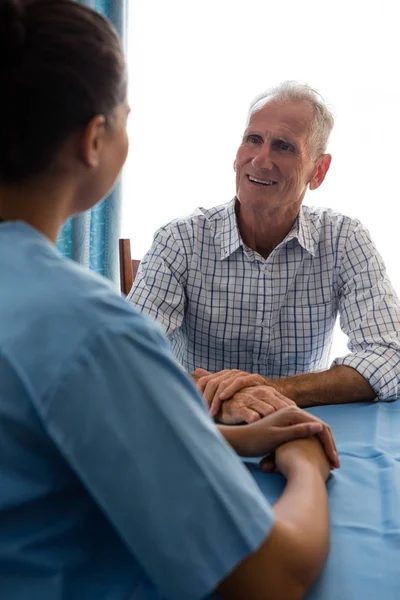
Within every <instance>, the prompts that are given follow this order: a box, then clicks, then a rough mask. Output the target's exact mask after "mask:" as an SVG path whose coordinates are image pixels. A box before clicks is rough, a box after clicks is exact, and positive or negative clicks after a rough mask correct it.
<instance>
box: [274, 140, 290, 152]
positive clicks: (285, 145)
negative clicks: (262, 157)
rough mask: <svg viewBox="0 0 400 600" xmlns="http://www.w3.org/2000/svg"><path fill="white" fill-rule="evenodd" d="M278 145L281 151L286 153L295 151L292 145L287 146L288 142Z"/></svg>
mask: <svg viewBox="0 0 400 600" xmlns="http://www.w3.org/2000/svg"><path fill="white" fill-rule="evenodd" d="M276 145H277V147H278V148H279V150H283V151H284V152H292V151H293V146H291V145H290V144H287V143H286V142H278V143H277V144H276Z"/></svg>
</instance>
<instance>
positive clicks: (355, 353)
mask: <svg viewBox="0 0 400 600" xmlns="http://www.w3.org/2000/svg"><path fill="white" fill-rule="evenodd" d="M339 280H340V295H339V314H340V326H341V328H342V330H343V331H344V333H345V334H346V335H347V336H348V337H349V342H348V348H349V350H350V351H351V352H352V354H349V355H348V356H345V357H343V358H337V359H336V360H335V361H334V363H333V365H337V366H338V365H345V366H348V367H352V368H353V369H356V370H357V371H358V372H359V373H360V374H361V375H362V376H363V377H365V379H366V380H367V381H368V382H369V384H370V386H371V387H372V388H373V389H374V391H375V392H376V395H377V399H379V400H386V401H390V400H395V399H396V398H398V397H399V396H400V388H399V383H400V302H399V299H398V297H397V296H396V293H395V291H394V289H393V287H392V285H391V283H390V281H389V279H388V277H387V274H386V269H385V266H384V264H383V261H382V258H381V257H380V255H379V253H378V251H377V250H376V248H375V246H374V244H373V242H372V240H371V238H370V235H369V233H368V231H367V230H366V229H365V228H364V227H363V226H362V225H361V224H359V225H358V226H357V227H356V229H355V230H354V232H353V234H352V235H351V237H350V238H349V240H348V242H347V245H346V249H345V253H344V256H343V260H342V264H341V270H340V275H339Z"/></svg>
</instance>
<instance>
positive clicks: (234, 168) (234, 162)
mask: <svg viewBox="0 0 400 600" xmlns="http://www.w3.org/2000/svg"><path fill="white" fill-rule="evenodd" d="M233 170H234V171H235V173H236V158H235V160H234V161H233Z"/></svg>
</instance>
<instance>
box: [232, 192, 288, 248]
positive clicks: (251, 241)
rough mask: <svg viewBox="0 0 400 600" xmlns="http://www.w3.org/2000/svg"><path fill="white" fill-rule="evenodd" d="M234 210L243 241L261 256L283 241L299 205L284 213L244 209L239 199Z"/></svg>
mask: <svg viewBox="0 0 400 600" xmlns="http://www.w3.org/2000/svg"><path fill="white" fill-rule="evenodd" d="M235 210H236V218H237V223H238V227H239V231H240V235H241V237H242V240H243V242H244V243H245V244H246V246H248V247H249V248H251V249H252V250H255V251H256V252H258V254H260V255H261V256H262V257H263V258H267V257H268V256H269V255H270V254H271V252H272V251H273V250H274V248H276V247H277V246H278V245H279V244H280V243H281V242H283V240H284V239H285V237H286V236H287V234H288V233H289V232H290V230H291V229H292V227H293V224H294V222H295V221H296V218H297V216H298V214H299V207H296V208H295V210H293V209H291V210H288V211H287V212H286V213H282V212H278V211H276V212H268V211H267V210H265V211H252V210H245V209H243V207H242V206H241V204H240V202H239V201H236V207H235Z"/></svg>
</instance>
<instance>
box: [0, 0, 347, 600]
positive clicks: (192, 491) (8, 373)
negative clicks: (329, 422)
mask: <svg viewBox="0 0 400 600" xmlns="http://www.w3.org/2000/svg"><path fill="white" fill-rule="evenodd" d="M0 82H1V86H0V114H1V117H2V123H1V127H0V218H1V223H0V590H1V591H0V596H1V598H4V599H7V600H17V599H19V600H20V599H23V598H27V599H29V600H36V599H40V600H50V599H51V600H58V599H60V600H61V599H63V600H75V599H79V600H82V599H83V598H84V599H86V600H90V599H91V598H93V599H95V598H96V599H100V598H101V599H121V600H122V599H128V598H132V599H133V598H135V599H138V600H152V599H160V598H166V599H167V598H170V599H187V600H196V599H200V598H205V597H208V596H211V595H213V594H216V595H217V596H219V597H221V598H227V599H234V598H235V599H236V598H241V599H246V600H252V599H253V598H254V599H283V598H285V600H291V599H297V598H301V597H303V595H304V593H305V592H306V590H307V589H308V588H309V586H310V585H312V583H313V581H314V580H315V578H316V577H317V575H318V573H319V572H320V570H321V569H322V567H323V564H324V562H325V560H326V557H327V554H328V548H329V515H328V503H327V495H326V490H325V481H326V479H327V477H328V476H329V472H330V463H329V461H328V459H327V456H326V454H325V452H324V450H323V448H322V445H321V444H320V442H319V441H318V440H317V438H316V437H315V435H314V434H318V435H319V436H320V438H321V440H322V441H325V451H326V453H327V454H328V455H329V458H330V461H331V463H335V462H337V458H336V454H335V449H334V443H333V441H332V439H331V438H330V433H329V429H328V428H327V427H326V426H325V425H324V424H323V423H321V422H319V421H318V420H317V419H315V418H314V417H312V416H311V415H307V414H306V413H304V412H303V411H300V410H299V409H296V408H289V409H285V410H284V411H280V412H277V413H275V414H274V415H272V417H268V418H266V419H263V420H262V421H259V422H258V423H255V424H253V425H248V426H243V427H232V428H229V427H228V428H226V427H225V428H221V429H220V431H218V429H217V428H216V427H215V425H214V423H213V422H212V420H211V419H210V418H209V415H208V414H207V412H206V410H205V407H204V405H203V402H202V400H201V398H200V396H199V395H198V392H197V391H196V389H195V387H194V385H193V384H192V382H191V381H190V379H189V378H188V377H187V376H186V375H185V374H184V373H183V371H182V369H181V368H180V367H179V366H178V365H177V364H176V363H175V361H174V359H173V357H172V355H171V353H170V350H169V347H168V343H167V342H166V340H165V338H164V336H163V334H162V333H161V332H160V330H159V328H158V327H157V326H156V325H155V324H153V323H151V322H150V321H148V320H147V319H146V318H145V317H143V316H141V315H140V314H139V313H137V312H136V311H135V310H133V309H132V308H131V306H130V305H129V304H128V303H126V302H125V300H124V299H122V298H121V297H119V296H118V295H117V294H116V293H115V292H114V291H113V289H112V287H111V286H110V285H109V284H108V283H107V282H106V281H105V280H104V279H103V278H100V277H97V276H95V275H93V274H91V273H89V272H88V271H87V270H85V269H83V268H81V267H80V266H78V265H77V264H75V263H73V262H71V261H69V260H66V259H64V258H63V257H62V256H61V255H60V254H59V253H58V251H57V250H56V248H55V242H56V238H57V236H58V234H59V232H60V229H61V227H62V226H63V224H64V223H65V221H66V220H67V219H68V218H69V217H71V216H72V215H75V214H77V213H80V212H82V211H85V210H87V209H90V208H91V207H92V206H94V205H95V204H96V203H97V202H99V201H100V200H101V199H102V198H104V197H105V196H106V195H107V194H108V193H109V192H110V190H111V188H112V186H113V185H114V182H115V180H116V179H117V177H118V175H119V172H120V170H121V168H122V166H123V163H124V161H125V159H126V155H127V151H128V139H127V134H126V121H127V117H128V112H129V107H128V104H127V100H126V72H125V63H124V58H123V55H122V52H121V48H120V44H119V41H118V37H117V35H116V33H115V31H114V30H113V28H112V27H111V25H110V24H109V23H108V22H107V21H106V20H105V19H104V18H102V17H101V16H99V15H98V14H97V13H95V12H93V11H92V10H90V9H89V8H87V7H85V6H83V5H81V4H79V3H77V2H73V1H72V0H0ZM161 108H162V107H161ZM160 114H161V116H162V111H161V112H160ZM154 144H155V149H154V156H153V157H152V160H154V169H155V172H156V170H157V160H162V159H163V158H162V151H161V147H160V146H159V141H158V140H157V139H156V138H155V140H154ZM221 434H222V435H221ZM224 438H225V439H224ZM295 438H303V439H300V440H297V441H293V442H291V443H287V444H284V445H281V446H280V447H279V448H278V449H277V450H276V452H275V455H274V461H272V459H268V460H266V461H265V463H264V468H265V469H266V470H268V469H278V470H279V471H280V472H281V473H282V474H284V475H285V476H286V477H287V480H288V483H287V486H286V489H285V492H284V494H283V495H282V497H281V498H280V500H279V501H278V502H277V503H276V505H275V506H274V507H273V508H272V507H271V506H269V505H268V504H267V503H266V501H265V500H264V498H263V496H262V495H261V493H260V492H259V490H258V488H257V487H256V485H255V483H254V481H253V479H252V478H251V476H250V475H249V473H248V472H247V470H246V469H245V468H244V467H243V465H242V463H241V461H240V459H239V458H238V456H237V454H236V452H235V451H234V450H236V451H237V452H238V453H240V454H242V455H255V456H257V455H258V456H259V455H262V454H266V453H268V452H271V451H274V450H275V449H276V448H277V446H279V444H282V442H287V441H289V440H292V439H295Z"/></svg>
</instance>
